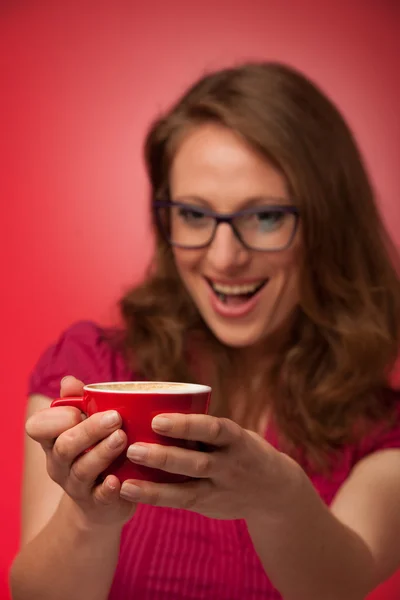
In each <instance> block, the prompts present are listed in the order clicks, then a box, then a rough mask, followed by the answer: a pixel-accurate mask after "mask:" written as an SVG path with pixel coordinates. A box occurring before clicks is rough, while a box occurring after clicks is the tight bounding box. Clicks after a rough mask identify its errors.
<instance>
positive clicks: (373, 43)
mask: <svg viewBox="0 0 400 600" xmlns="http://www.w3.org/2000/svg"><path fill="white" fill-rule="evenodd" d="M399 6H400V5H399V4H398V3H397V2H396V1H393V2H390V1H389V0H386V1H382V0H380V1H378V0H375V1H374V0H353V1H352V2H345V1H340V2H338V1H336V2H332V3H330V2H329V3H328V2H311V1H304V0H303V1H301V0H286V1H280V0H271V1H268V0H264V1H262V0H237V1H235V0H231V1H218V0H203V1H202V2H201V3H195V2H186V3H184V2H179V1H176V2H175V1H173V0H169V1H168V2H163V0H159V1H156V0H147V1H146V2H144V1H143V2H142V3H141V2H135V0H131V1H122V0H113V1H111V0H110V2H96V3H89V2H83V1H82V2H71V1H69V2H57V1H53V2H47V3H46V2H40V1H39V0H38V1H35V2H28V1H23V0H20V1H19V2H18V1H14V2H12V1H11V0H9V1H7V0H2V2H0V61H1V62H0V68H1V71H2V72H1V73H0V76H1V79H0V81H1V88H2V90H1V95H0V131H1V132H2V133H1V134H0V144H1V147H0V169H1V173H2V175H1V178H0V187H1V196H0V197H1V200H2V204H1V209H2V210H1V213H2V216H1V224H2V228H1V236H0V257H1V280H2V294H1V302H2V306H1V311H0V319H1V325H0V327H1V333H2V335H1V361H0V373H1V385H2V418H1V436H0V439H1V444H2V446H1V454H0V456H1V461H2V485H1V490H2V493H1V511H0V517H1V536H2V541H1V544H0V598H1V599H3V598H7V597H8V593H7V587H6V578H7V571H8V568H9V565H10V562H11V560H12V556H13V555H14V554H15V552H16V550H17V545H18V528H19V525H18V520H19V494H20V477H21V465H22V439H23V422H24V410H25V401H26V385H27V378H28V374H29V371H30V369H31V368H32V365H33V364H34V362H35V361H36V359H37V357H38V355H39V353H40V352H41V351H42V350H43V349H44V347H45V346H46V345H47V344H49V343H50V342H52V340H54V339H55V338H56V337H57V335H58V334H59V333H60V331H61V330H62V329H63V328H64V327H66V326H68V325H69V324H70V323H71V322H73V321H74V320H77V319H84V318H90V319H95V320H98V321H101V322H109V321H111V320H112V319H113V318H114V316H115V309H114V303H115V300H116V299H117V298H118V297H119V295H120V294H121V292H122V291H123V290H124V289H125V288H126V287H127V286H128V285H130V284H131V283H132V282H134V281H137V280H138V279H139V278H140V277H142V275H143V273H144V269H145V266H146V264H147V262H148V259H149V257H150V254H151V246H152V244H151V236H150V233H149V230H148V227H147V198H146V194H147V188H146V180H145V176H144V170H143V163H142V157H141V149H142V141H143V136H144V134H145V131H146V128H147V126H148V124H149V121H150V119H151V118H152V117H154V116H155V114H156V113H157V112H158V111H159V110H160V109H161V108H162V107H165V106H166V105H167V104H168V102H169V101H171V100H172V99H174V98H175V97H176V95H177V94H178V93H179V92H181V91H182V90H183V89H184V88H185V86H187V85H188V84H189V83H190V82H191V81H192V80H193V78H195V77H197V76H198V75H199V74H200V73H202V72H204V70H206V69H209V68H214V67H219V66H222V65H226V64H231V63H232V62H233V61H236V60H242V59H251V58H264V59H277V60H282V61H285V62H288V63H290V64H292V65H294V66H296V67H299V68H300V69H302V70H304V71H305V72H306V73H307V74H309V75H310V76H311V77H313V78H314V79H315V80H316V81H317V82H318V83H319V84H320V85H321V86H322V87H323V89H325V90H326V91H327V92H328V93H329V95H330V96H331V97H332V98H333V99H334V100H335V101H336V102H337V104H338V105H339V106H340V108H341V109H342V111H343V112H344V114H345V116H346V117H347V118H348V120H349V122H350V124H351V126H352V128H353V130H354V132H355V134H356V136H357V138H358V140H359V143H360V145H361V148H362V150H363V152H364V155H365V158H366V161H367V164H368V167H369V168H370V172H371V175H372V177H373V181H374V184H375V186H376V189H377V192H378V194H379V198H380V200H381V204H382V208H383V211H384V215H385V218H386V219H387V223H388V226H389V230H390V232H391V233H392V234H393V235H394V236H395V239H396V237H397V242H400V234H399V233H398V227H399V224H400V207H399V202H398V189H399V183H400V181H399V179H400V177H399V171H398V161H399V157H400V119H399V118H398V106H399V92H400V82H399V72H400V69H399V64H398V63H399V61H398V58H399V46H400V43H399V33H398V32H399V26H400V11H399ZM144 223H145V225H144ZM396 590H397V592H396ZM399 594H400V580H399V578H397V583H396V580H392V582H389V584H386V586H385V588H384V590H383V591H381V592H380V594H379V596H377V597H379V598H382V597H383V598H387V599H389V598H393V599H394V598H395V597H396V598H398V597H399Z"/></svg>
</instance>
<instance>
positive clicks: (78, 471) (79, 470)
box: [70, 460, 93, 484]
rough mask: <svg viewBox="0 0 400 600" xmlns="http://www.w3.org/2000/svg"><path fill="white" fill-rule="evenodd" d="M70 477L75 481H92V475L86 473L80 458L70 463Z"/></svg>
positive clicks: (85, 482)
mask: <svg viewBox="0 0 400 600" xmlns="http://www.w3.org/2000/svg"><path fill="white" fill-rule="evenodd" d="M70 477H71V478H72V479H73V480H75V481H76V482H77V483H80V484H82V483H84V484H87V483H88V482H89V481H92V479H93V478H92V477H91V476H90V475H89V474H88V473H87V471H86V470H85V468H84V467H83V465H82V462H81V461H80V460H76V461H75V462H74V463H72V465H71V470H70Z"/></svg>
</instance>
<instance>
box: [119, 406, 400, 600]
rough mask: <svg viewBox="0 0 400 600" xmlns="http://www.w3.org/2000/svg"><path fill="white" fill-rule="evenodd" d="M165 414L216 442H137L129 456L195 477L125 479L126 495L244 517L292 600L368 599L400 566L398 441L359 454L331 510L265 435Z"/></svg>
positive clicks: (172, 430)
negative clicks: (198, 447) (198, 445)
mask: <svg viewBox="0 0 400 600" xmlns="http://www.w3.org/2000/svg"><path fill="white" fill-rule="evenodd" d="M162 417H163V418H162V419H159V418H158V417H157V418H155V419H154V420H153V429H154V430H155V431H159V432H160V433H162V434H163V435H168V436H169V437H172V438H178V439H188V440H197V441H201V442H203V443H205V444H208V445H210V446H213V447H214V449H213V451H212V452H197V451H193V450H186V449H182V448H174V447H172V446H171V447H166V446H159V445H157V444H144V443H136V444H134V445H133V446H130V447H129V448H128V453H127V454H128V457H129V458H130V460H133V461H135V462H140V463H141V464H146V465H147V466H150V467H156V468H161V469H163V470H165V471H169V472H172V473H181V474H183V475H188V476H191V477H196V478H197V479H196V480H194V481H192V482H189V483H185V484H155V483H152V482H144V481H135V482H124V484H123V485H122V488H121V495H122V496H123V497H126V498H130V499H131V500H132V501H134V502H141V503H145V504H153V505H154V504H155V505H159V506H171V507H175V508H186V509H189V510H193V511H195V512H199V513H201V514H203V515H206V516H210V517H214V518H218V519H245V520H246V522H247V526H248V530H249V533H250V536H251V538H252V541H253V543H254V546H255V549H256V551H257V553H258V555H259V557H260V560H261V562H262V564H263V566H264V569H265V571H266V573H267V574H268V577H269V578H270V579H271V581H272V582H273V584H274V585H275V586H276V587H277V588H278V590H279V591H280V592H281V594H282V596H283V598H285V600H362V599H363V598H365V596H366V595H367V594H368V593H369V592H370V591H371V590H372V589H373V588H374V587H375V586H377V585H378V584H379V583H380V582H381V581H383V580H384V579H386V578H387V577H389V575H390V574H391V573H393V572H394V570H395V569H396V568H398V566H399V565H400V511H399V509H398V507H399V505H400V451H399V450H384V451H383V450H382V451H380V452H377V453H376V454H374V455H370V456H369V457H368V458H364V459H363V460H362V461H360V462H359V463H358V465H357V466H356V467H355V468H354V469H353V472H352V474H351V476H350V477H349V478H348V480H347V481H346V483H345V484H344V485H343V486H342V488H341V489H340V491H339V492H338V494H337V496H336V498H335V501H334V502H333V504H332V507H331V509H329V508H327V506H326V505H325V504H324V503H323V501H322V500H321V499H320V497H319V496H318V494H317V492H316V491H315V490H314V488H313V486H312V484H311V482H310V481H309V479H308V477H307V475H306V474H305V472H304V471H303V470H302V469H301V468H300V466H299V465H297V463H295V462H294V461H293V460H291V459H290V458H289V457H288V456H286V455H285V454H282V453H280V452H278V451H277V450H275V449H274V448H273V447H272V446H270V445H269V444H268V443H267V442H265V441H264V440H263V439H262V438H260V437H259V436H258V435H256V434H254V433H252V432H248V431H245V430H243V429H241V428H240V427H239V426H238V425H236V424H235V423H233V422H232V421H228V420H226V419H217V418H216V417H211V416H207V415H176V414H174V415H162ZM161 428H162V429H161ZM138 447H140V449H141V450H142V452H141V453H140V455H139V454H138ZM143 450H144V451H145V453H144V454H143ZM132 483H134V484H135V485H134V486H133V485H132Z"/></svg>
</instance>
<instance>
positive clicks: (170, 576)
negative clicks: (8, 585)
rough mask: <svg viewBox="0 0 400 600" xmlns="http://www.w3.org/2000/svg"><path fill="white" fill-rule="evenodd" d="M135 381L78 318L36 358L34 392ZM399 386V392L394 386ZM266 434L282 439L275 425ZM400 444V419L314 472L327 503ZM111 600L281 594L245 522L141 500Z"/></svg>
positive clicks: (221, 599) (264, 599)
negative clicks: (73, 380) (369, 458)
mask: <svg viewBox="0 0 400 600" xmlns="http://www.w3.org/2000/svg"><path fill="white" fill-rule="evenodd" d="M65 375H74V376H75V377H77V378H78V379H80V380H82V381H84V382H85V383H95V382H100V381H132V380H135V378H137V377H135V374H134V373H132V372H131V371H130V370H129V368H128V367H127V365H126V364H125V361H124V359H123V356H122V354H121V353H120V352H119V351H118V348H117V346H116V345H114V344H112V343H111V342H110V337H109V336H108V335H107V332H105V331H104V330H103V329H102V328H101V327H98V326H97V325H96V324H94V323H92V322H79V323H76V324H74V325H73V326H72V327H70V328H69V329H68V330H67V331H65V332H64V333H63V334H62V336H61V337H60V339H59V340H58V342H57V343H56V344H55V345H53V346H51V347H50V348H48V349H47V350H46V351H45V352H44V354H43V355H42V356H41V358H40V360H39V362H38V363H37V365H36V367H35V369H34V371H33V373H32V376H31V379H30V385H29V393H30V394H34V393H37V394H44V395H45V396H48V397H49V398H52V399H53V398H57V397H58V395H59V390H60V381H61V379H62V378H63V377H64V376H65ZM395 393H396V392H395ZM266 439H267V441H268V442H269V443H271V444H272V445H273V446H275V447H276V446H277V438H276V435H275V434H274V432H273V431H272V428H271V427H270V428H269V429H268V431H267V433H266ZM384 448H400V418H399V420H398V421H397V422H396V424H395V425H394V426H393V428H392V429H391V430H390V431H389V432H385V433H383V432H379V431H377V433H376V435H371V436H369V437H368V438H366V439H364V440H363V441H362V442H361V443H359V444H357V445H351V446H350V445H349V446H348V447H346V448H344V449H343V452H342V455H341V457H340V461H339V463H340V464H337V466H336V468H335V469H334V471H333V472H331V473H330V475H329V476H323V475H320V474H316V473H308V476H309V478H310V480H311V481H312V483H313V485H314V487H315V489H316V490H317V492H318V493H319V495H320V496H321V498H322V499H323V501H324V502H325V503H326V504H327V505H329V504H330V503H331V501H332V499H333V497H334V496H335V494H336V492H337V490H338V489H339V487H340V486H341V484H342V483H343V482H344V481H345V479H346V478H347V477H348V475H349V473H350V471H351V469H352V468H353V466H354V465H355V464H356V463H357V462H358V461H359V460H360V459H361V458H363V457H364V456H366V455H367V454H370V453H371V452H374V451H376V450H379V449H384ZM109 599H110V600H280V599H281V595H280V594H279V592H278V591H277V590H276V589H274V587H273V586H272V584H271V582H270V581H269V579H268V577H267V575H266V574H265V572H264V569H263V567H262V565H261V563H260V561H259V559H258V556H257V554H256V552H255V550H254V548H253V545H252V541H251V538H250V536H249V534H248V531H247V527H246V523H245V522H244V521H242V520H236V521H220V520H216V519H209V518H207V517H203V516H201V515H198V514H196V513H192V512H189V511H185V510H177V509H170V508H159V507H151V506H144V505H139V507H138V509H137V511H136V513H135V515H134V516H133V518H132V519H131V520H130V521H129V522H128V523H127V524H126V525H125V527H124V530H123V536H122V542H121V550H120V557H119V561H118V566H117V570H116V572H115V577H114V582H113V586H112V589H111V592H110V596H109Z"/></svg>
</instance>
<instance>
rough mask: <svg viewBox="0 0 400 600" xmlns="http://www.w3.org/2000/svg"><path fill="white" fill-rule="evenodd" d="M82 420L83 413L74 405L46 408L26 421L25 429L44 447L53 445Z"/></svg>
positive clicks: (48, 447)
mask: <svg viewBox="0 0 400 600" xmlns="http://www.w3.org/2000/svg"><path fill="white" fill-rule="evenodd" d="M81 422H82V413H81V412H80V410H79V409H77V408H73V407H72V406H59V407H56V408H45V409H43V410H40V411H38V412H36V413H35V414H33V415H32V416H31V417H29V419H28V420H27V421H26V424H25V431H26V433H27V434H28V435H29V437H31V438H32V439H33V440H35V441H36V442H39V444H41V445H42V446H43V448H44V449H45V450H46V449H50V448H52V447H53V444H54V440H55V439H56V438H57V437H58V436H59V435H61V434H62V433H64V432H65V431H67V430H68V429H71V428H73V427H75V426H76V425H78V424H79V423H81Z"/></svg>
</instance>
